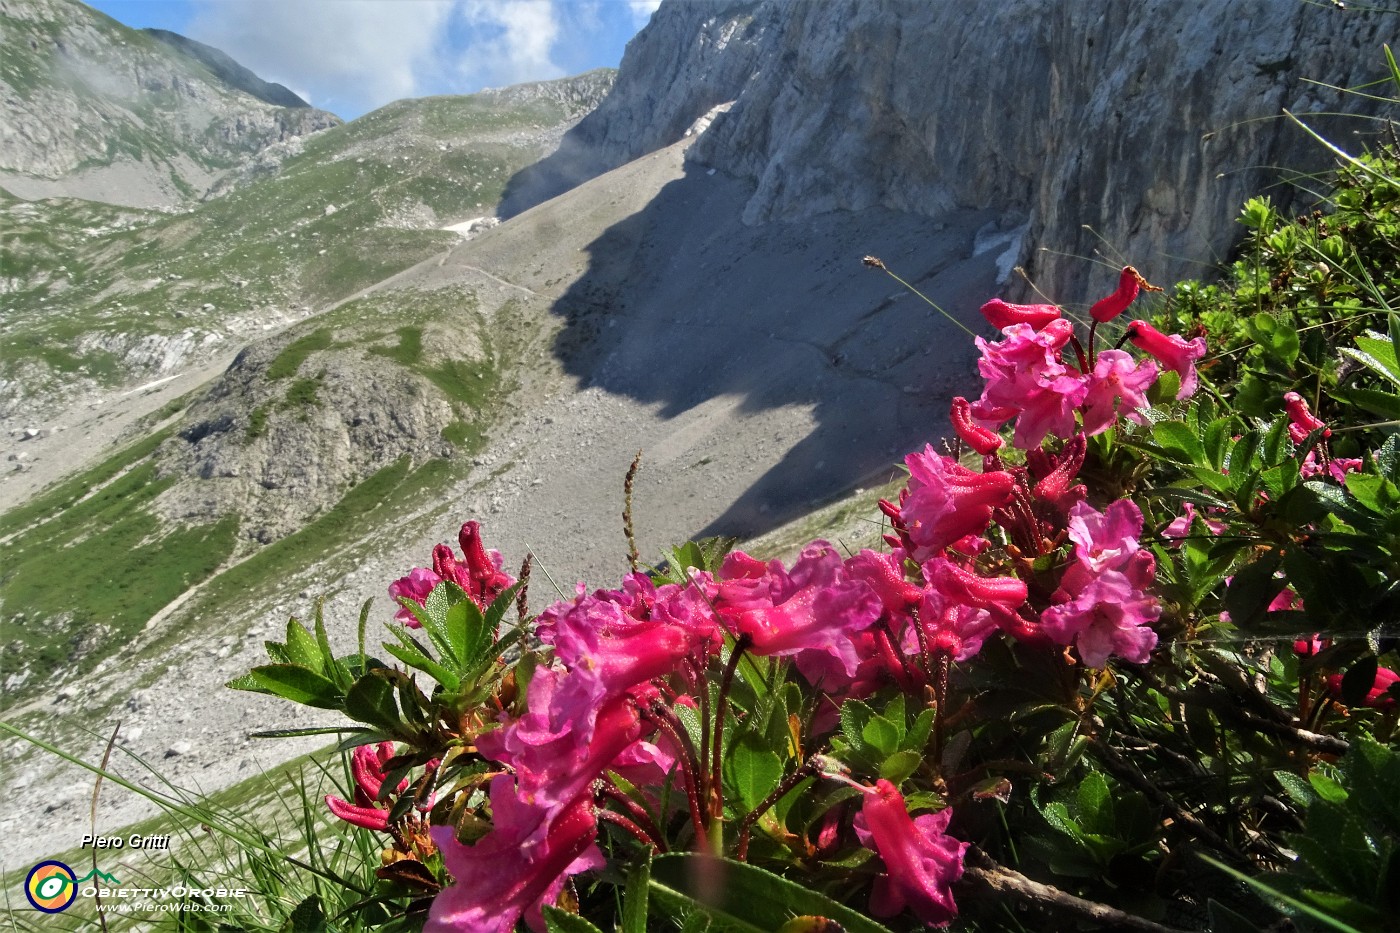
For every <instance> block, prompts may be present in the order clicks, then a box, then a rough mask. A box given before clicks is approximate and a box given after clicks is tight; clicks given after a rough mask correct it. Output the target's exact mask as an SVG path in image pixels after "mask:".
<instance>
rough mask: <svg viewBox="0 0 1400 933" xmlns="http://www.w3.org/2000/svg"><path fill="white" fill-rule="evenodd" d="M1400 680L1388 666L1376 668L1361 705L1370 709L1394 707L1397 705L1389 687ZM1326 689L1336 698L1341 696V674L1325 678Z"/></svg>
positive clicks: (1399, 675)
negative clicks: (1374, 676) (1374, 675)
mask: <svg viewBox="0 0 1400 933" xmlns="http://www.w3.org/2000/svg"><path fill="white" fill-rule="evenodd" d="M1396 682H1400V674H1397V673H1396V672H1395V671H1392V670H1391V669H1390V668H1388V667H1378V668H1376V679H1375V680H1374V681H1372V683H1371V689H1370V690H1368V691H1366V696H1365V697H1364V698H1363V699H1362V700H1361V705H1362V706H1369V707H1370V708H1372V709H1395V707H1396V706H1397V705H1398V704H1397V701H1396V699H1395V694H1393V693H1391V692H1390V688H1391V687H1392V686H1394V685H1395V683H1396ZM1327 690H1328V692H1329V693H1331V694H1332V695H1333V696H1334V697H1337V698H1338V699H1340V698H1341V696H1342V675H1341V674H1333V675H1332V676H1331V677H1329V678H1327Z"/></svg>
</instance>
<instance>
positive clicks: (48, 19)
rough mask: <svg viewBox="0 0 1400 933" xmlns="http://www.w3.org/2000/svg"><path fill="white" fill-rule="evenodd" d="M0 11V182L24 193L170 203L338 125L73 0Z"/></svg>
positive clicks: (38, 0) (36, 1) (32, 1)
mask: <svg viewBox="0 0 1400 933" xmlns="http://www.w3.org/2000/svg"><path fill="white" fill-rule="evenodd" d="M0 19H3V25H4V29H3V30H0V90H3V92H4V93H3V95H0V96H3V99H4V101H5V111H6V119H5V124H6V129H5V130H4V131H0V184H3V185H4V186H5V187H6V188H8V189H9V190H10V191H11V192H12V193H15V194H19V195H21V196H23V197H28V198H37V197H45V196H56V195H68V196H78V197H85V198H90V199H96V200H111V201H114V202H117V203H123V204H131V205H136V206H146V207H155V206H163V207H174V206H177V205H180V204H183V203H188V202H189V201H191V200H193V199H194V198H196V197H197V196H198V195H200V194H201V193H202V192H203V191H204V190H206V189H207V188H208V186H209V184H210V183H211V182H212V181H213V180H214V179H215V178H217V177H218V175H219V174H221V173H222V172H224V171H227V170H228V169H230V168H233V167H234V166H236V165H237V164H239V163H240V162H242V161H243V160H244V159H246V158H247V157H248V156H249V155H252V154H253V153H256V152H258V151H259V150H261V149H263V148H265V147H266V146H267V145H269V144H270V143H273V142H277V141H278V140H281V139H285V138H288V137H291V136H296V135H301V134H305V133H308V132H312V131H314V130H317V129H322V128H325V127H327V126H332V125H334V124H336V123H338V122H340V121H339V120H338V118H336V117H335V116H334V115H332V114H328V113H325V112H323V111H319V110H314V109H311V108H307V107H292V108H288V107H281V106H275V105H272V104H269V103H267V102H265V101H262V100H258V99H256V98H254V97H253V96H251V95H249V94H248V93H246V92H245V91H244V90H243V89H242V88H240V87H238V86H236V85H234V84H230V83H229V82H227V81H226V80H224V79H223V78H222V77H220V76H219V75H217V74H215V73H214V72H213V71H211V70H210V68H209V67H208V66H207V65H206V64H205V63H203V62H202V61H200V60H199V59H198V58H195V57H193V56H191V55H188V54H186V53H184V52H182V51H179V50H177V49H175V48H172V47H171V46H169V45H167V44H165V43H163V42H161V41H159V40H158V39H156V38H154V37H152V36H150V35H148V34H146V33H143V32H140V31H138V30H134V29H128V28H127V27H125V26H123V25H122V24H120V23H118V22H116V21H115V20H113V19H111V18H109V17H107V16H104V15H102V14H101V13H98V12H97V11H95V10H92V9H90V8H88V7H86V6H84V5H82V4H81V3H77V2H74V0H24V2H13V3H9V4H6V6H5V9H4V10H3V11H0Z"/></svg>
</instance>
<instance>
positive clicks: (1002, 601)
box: [924, 557, 1027, 613]
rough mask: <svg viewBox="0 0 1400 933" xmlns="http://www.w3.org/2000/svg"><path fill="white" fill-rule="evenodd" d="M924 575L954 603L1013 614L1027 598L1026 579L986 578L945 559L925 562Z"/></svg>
mask: <svg viewBox="0 0 1400 933" xmlns="http://www.w3.org/2000/svg"><path fill="white" fill-rule="evenodd" d="M924 576H925V577H927V578H928V581H929V583H930V584H931V585H932V586H933V588H934V589H936V590H938V592H939V593H940V594H942V595H943V597H944V598H945V599H948V600H950V601H952V602H953V603H956V604H960V605H964V606H973V607H976V608H978V609H989V610H993V611H1000V612H1008V613H1014V612H1015V611H1016V610H1017V609H1018V608H1019V607H1020V606H1021V604H1022V603H1024V602H1025V601H1026V595H1027V591H1026V584H1025V581H1023V580H1021V579H1019V578H1017V577H983V576H978V575H977V574H976V573H973V572H972V571H971V570H965V569H963V568H962V567H959V566H958V565H957V564H955V563H953V562H952V561H950V560H946V559H944V558H941V557H939V558H934V559H933V560H931V561H929V562H928V563H927V564H925V565H924Z"/></svg>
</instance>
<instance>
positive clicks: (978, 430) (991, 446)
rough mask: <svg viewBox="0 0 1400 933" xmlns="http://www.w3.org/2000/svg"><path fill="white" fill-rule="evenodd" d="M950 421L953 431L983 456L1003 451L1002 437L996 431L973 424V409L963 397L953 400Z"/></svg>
mask: <svg viewBox="0 0 1400 933" xmlns="http://www.w3.org/2000/svg"><path fill="white" fill-rule="evenodd" d="M948 419H949V420H950V421H952V423H953V430H954V431H956V432H957V434H958V437H960V438H962V440H963V443H965V444H967V446H969V447H971V448H972V449H973V450H975V451H977V452H978V453H979V454H981V455H982V456H984V457H987V456H990V455H992V454H994V453H996V452H997V451H998V450H1000V449H1001V437H1000V436H998V435H997V433H996V432H995V431H989V430H987V429H986V428H984V427H982V426H980V425H978V424H974V423H973V421H972V407H971V406H970V405H968V403H967V399H965V398H963V397H962V396H958V397H956V398H954V399H953V409H952V411H951V412H949V414H948Z"/></svg>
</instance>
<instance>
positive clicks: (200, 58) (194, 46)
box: [141, 29, 311, 107]
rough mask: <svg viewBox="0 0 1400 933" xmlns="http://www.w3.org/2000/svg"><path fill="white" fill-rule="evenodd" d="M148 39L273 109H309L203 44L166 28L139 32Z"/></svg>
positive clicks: (285, 90)
mask: <svg viewBox="0 0 1400 933" xmlns="http://www.w3.org/2000/svg"><path fill="white" fill-rule="evenodd" d="M141 31H142V32H144V33H146V34H147V35H148V36H150V37H151V38H152V39H159V40H160V41H161V42H164V43H165V44H166V45H168V46H170V47H171V48H172V49H175V50H176V51H177V52H179V53H181V54H182V55H186V56H189V57H190V58H192V59H194V60H195V61H197V62H199V63H200V64H201V65H203V66H204V67H205V68H208V69H209V70H210V71H212V72H213V73H214V76H215V77H217V78H218V79H219V80H220V81H222V82H224V83H225V84H227V85H229V86H230V87H235V88H237V89H238V90H240V91H243V92H244V93H245V94H249V95H251V96H253V97H256V98H257V99H258V100H260V101H262V102H263V103H266V104H272V105H273V106H274V107H310V106H311V105H310V104H308V103H307V102H306V101H304V100H302V99H301V98H300V97H298V96H297V95H296V94H295V93H293V92H292V90H291V89H290V88H288V87H286V86H285V85H282V84H275V83H273V82H270V81H264V80H263V79H262V78H259V77H258V76H257V75H255V74H253V72H251V71H249V70H248V69H247V68H244V67H243V66H242V65H240V64H238V62H236V61H234V60H233V59H232V58H230V57H229V56H227V55H225V54H224V53H223V52H221V51H219V50H218V49H216V48H214V47H213V46H211V45H205V44H204V43H203V42H196V41H195V40H193V39H189V38H186V37H185V36H182V35H180V34H179V33H174V32H170V31H169V30H166V29H143V30H141Z"/></svg>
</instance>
